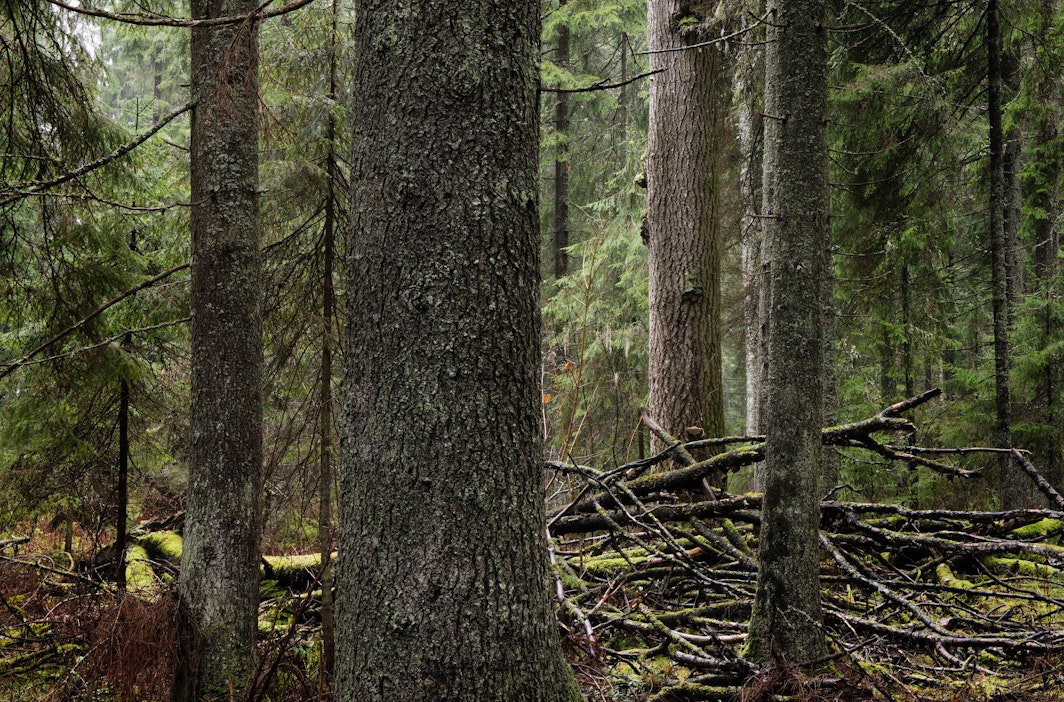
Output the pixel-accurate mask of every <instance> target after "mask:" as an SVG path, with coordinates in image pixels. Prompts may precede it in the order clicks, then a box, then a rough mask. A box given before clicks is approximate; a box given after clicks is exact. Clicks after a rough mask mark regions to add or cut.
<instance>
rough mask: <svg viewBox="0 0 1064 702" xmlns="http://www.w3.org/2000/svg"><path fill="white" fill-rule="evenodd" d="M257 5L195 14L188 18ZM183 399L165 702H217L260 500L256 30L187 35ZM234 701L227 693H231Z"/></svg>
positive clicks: (251, 570)
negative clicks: (187, 416)
mask: <svg viewBox="0 0 1064 702" xmlns="http://www.w3.org/2000/svg"><path fill="white" fill-rule="evenodd" d="M257 6H258V2H257V0H239V1H238V0H231V1H228V2H217V1H213V2H208V1H207V0H196V1H194V2H193V3H192V14H193V17H196V18H209V17H222V16H233V15H241V14H246V13H250V12H252V11H253V10H254V9H255V8H256V7H257ZM191 49H192V53H191V71H192V94H193V96H194V97H195V99H196V100H197V103H196V106H195V108H194V110H193V113H192V138H191V146H192V152H191V164H192V173H191V177H192V202H193V203H194V204H193V207H192V398H191V431H192V436H191V455H190V461H189V463H190V474H189V487H188V514H187V517H186V521H185V534H184V537H185V538H184V551H183V554H182V560H181V577H180V582H179V592H180V596H181V603H182V609H183V612H184V617H185V624H186V626H187V627H188V629H189V632H188V633H189V634H190V635H192V636H193V637H194V642H195V645H191V646H189V647H188V648H187V649H186V651H185V654H186V660H185V661H183V668H182V672H181V674H180V675H179V680H178V684H177V686H176V689H175V692H174V696H175V699H178V700H199V701H203V700H216V699H217V700H223V699H224V700H228V699H230V697H231V695H233V694H236V695H237V696H239V695H240V691H241V690H242V689H243V688H244V687H245V685H246V684H247V681H248V678H249V676H250V675H251V673H252V672H253V671H254V662H255V641H256V635H257V622H258V603H259V538H260V533H261V523H260V522H261V517H260V511H261V497H260V496H261V493H262V312H261V309H262V304H261V300H260V296H261V292H260V290H261V274H260V270H261V266H260V258H259V246H260V244H259V204H258V137H259V128H258V124H259V121H258V105H259V97H258V80H257V75H256V74H257V64H258V59H257V52H258V40H257V31H256V28H255V26H254V24H253V23H251V22H242V23H233V24H224V25H218V26H213V27H198V28H195V29H193V30H192V44H191ZM234 691H235V692H234Z"/></svg>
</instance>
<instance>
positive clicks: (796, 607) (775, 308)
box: [748, 0, 828, 664]
mask: <svg viewBox="0 0 1064 702" xmlns="http://www.w3.org/2000/svg"><path fill="white" fill-rule="evenodd" d="M824 14H825V5H824V2H823V0H789V1H786V2H785V1H783V0H780V1H779V2H775V3H769V17H768V27H769V28H768V43H767V44H766V60H765V62H766V80H765V119H766V121H771V122H773V123H774V124H773V125H772V128H771V129H766V139H771V140H772V143H768V142H767V141H766V144H765V154H766V156H765V169H764V179H765V189H766V196H765V212H764V214H765V216H766V219H765V242H766V253H767V258H768V261H769V263H770V268H769V274H770V281H769V282H770V284H769V295H770V297H769V301H770V302H769V310H768V312H769V318H770V327H771V332H770V334H769V339H768V377H767V378H766V379H765V382H766V405H765V415H764V417H763V429H764V431H765V434H766V443H765V463H764V493H765V494H764V498H763V501H762V507H761V538H760V545H759V548H758V563H759V568H758V575H757V592H756V596H755V600H754V610H753V614H752V616H751V621H750V638H749V643H748V645H749V651H748V654H749V655H750V657H751V658H752V659H754V660H756V661H765V660H773V659H774V660H776V661H781V660H783V661H788V662H790V663H795V664H800V663H805V662H809V661H811V660H813V659H815V658H816V657H817V656H819V655H820V654H821V652H822V651H823V650H824V635H823V632H822V630H821V627H820V623H821V621H822V613H821V606H820V584H819V580H818V578H819V572H820V545H819V541H818V535H819V532H818V528H819V521H820V492H819V482H820V481H819V477H820V473H821V456H822V453H821V438H820V426H821V422H822V418H823V403H822V387H823V378H824V367H823V355H824V354H823V352H824V342H823V327H824V314H823V294H824V284H823V281H824V279H825V276H826V275H827V250H826V242H827V227H828V161H827V56H826V48H825V44H826V30H825V28H824V24H823V23H824Z"/></svg>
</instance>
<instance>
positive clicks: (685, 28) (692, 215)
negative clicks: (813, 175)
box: [646, 0, 724, 487]
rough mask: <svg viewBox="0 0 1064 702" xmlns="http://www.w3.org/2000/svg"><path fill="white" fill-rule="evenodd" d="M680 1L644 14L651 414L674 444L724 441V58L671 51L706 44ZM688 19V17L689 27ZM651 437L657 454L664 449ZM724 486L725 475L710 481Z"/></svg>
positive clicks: (655, 5) (659, 3) (665, 0)
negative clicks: (690, 440)
mask: <svg viewBox="0 0 1064 702" xmlns="http://www.w3.org/2000/svg"><path fill="white" fill-rule="evenodd" d="M681 12H682V8H681V4H680V2H679V0H651V2H650V3H649V4H648V6H647V13H648V14H647V33H648V39H649V44H650V50H651V52H656V53H651V60H650V67H651V69H652V70H654V69H664V71H663V72H662V73H658V74H657V75H655V76H654V77H653V78H652V79H651V83H650V127H649V129H650V132H649V135H648V145H647V158H646V166H647V169H646V171H647V214H646V234H647V249H648V251H647V258H648V262H649V302H650V359H649V368H648V373H647V374H648V380H649V386H650V388H649V401H648V408H649V412H650V415H651V416H652V417H653V418H654V419H656V420H657V421H658V422H659V423H660V424H661V425H662V426H663V427H664V428H665V429H666V430H667V431H668V432H669V433H671V434H673V435H674V436H677V437H680V438H683V439H687V438H701V437H703V436H707V437H708V436H720V435H721V434H723V433H724V397H723V390H722V371H721V322H720V267H721V263H720V262H721V254H722V249H723V247H722V243H721V231H720V160H719V153H720V150H721V149H720V145H721V144H722V143H723V139H722V133H723V130H724V119H723V116H724V103H723V100H722V97H721V96H722V94H723V92H724V90H723V80H722V79H723V74H722V72H721V67H720V53H719V51H718V50H717V48H716V47H710V48H708V49H702V50H700V51H669V52H665V51H663V50H667V49H676V48H680V47H683V46H686V45H688V44H693V43H697V42H699V41H702V40H704V38H705V36H706V34H707V32H705V31H704V29H702V28H703V27H704V26H705V27H708V24H707V25H703V24H701V23H703V22H707V23H708V22H710V20H711V18H702V17H697V16H695V17H693V18H691V19H694V20H697V23H696V24H685V23H684V21H682V19H681ZM686 19H688V18H683V20H686ZM662 447H663V446H662V445H660V444H659V443H658V442H657V440H656V439H655V443H654V444H653V445H652V447H651V449H652V450H654V451H656V450H659V449H661V448H662ZM710 482H711V484H713V485H714V487H722V486H723V484H724V474H723V473H721V474H719V475H717V476H713V477H712V478H711V480H710Z"/></svg>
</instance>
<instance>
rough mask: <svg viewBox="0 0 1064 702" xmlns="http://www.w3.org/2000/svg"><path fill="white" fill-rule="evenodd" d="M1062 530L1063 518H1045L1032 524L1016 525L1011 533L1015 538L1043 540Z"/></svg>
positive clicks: (1063, 525)
mask: <svg viewBox="0 0 1064 702" xmlns="http://www.w3.org/2000/svg"><path fill="white" fill-rule="evenodd" d="M1062 532H1064V520H1060V519H1048V518H1046V519H1041V520H1039V521H1037V522H1034V523H1033V524H1025V525H1024V526H1022V527H1017V528H1015V529H1013V530H1012V535H1013V536H1014V537H1015V538H1017V539H1025V540H1032V539H1034V540H1039V541H1044V540H1045V539H1048V538H1049V537H1050V536H1055V535H1057V534H1060V533H1062Z"/></svg>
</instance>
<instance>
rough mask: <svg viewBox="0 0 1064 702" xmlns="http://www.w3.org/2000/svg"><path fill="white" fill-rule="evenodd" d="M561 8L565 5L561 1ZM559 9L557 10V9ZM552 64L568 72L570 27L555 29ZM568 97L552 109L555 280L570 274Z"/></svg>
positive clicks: (560, 95)
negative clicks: (555, 43) (556, 39)
mask: <svg viewBox="0 0 1064 702" xmlns="http://www.w3.org/2000/svg"><path fill="white" fill-rule="evenodd" d="M561 5H562V6H564V5H565V2H564V1H563V2H562V3H561ZM559 9H560V8H559ZM556 49H557V52H556V54H555V63H556V64H557V65H558V67H559V68H562V69H565V70H568V68H569V25H568V24H560V25H558V44H557V46H556ZM569 104H570V98H569V93H557V103H556V104H555V106H554V131H555V132H556V134H555V139H556V143H557V147H556V148H557V153H555V155H554V277H555V279H558V278H562V277H564V276H565V274H566V273H568V272H569V252H568V251H567V249H568V247H569Z"/></svg>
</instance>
